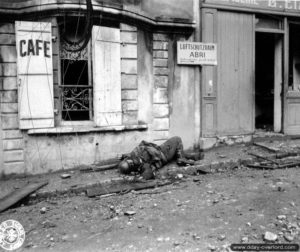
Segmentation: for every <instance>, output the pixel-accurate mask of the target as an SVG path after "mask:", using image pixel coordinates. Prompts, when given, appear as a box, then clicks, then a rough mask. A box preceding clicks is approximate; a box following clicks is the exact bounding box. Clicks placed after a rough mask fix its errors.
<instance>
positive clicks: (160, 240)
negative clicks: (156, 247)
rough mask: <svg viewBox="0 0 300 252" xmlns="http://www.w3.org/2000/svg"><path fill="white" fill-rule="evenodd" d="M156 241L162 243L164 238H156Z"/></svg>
mask: <svg viewBox="0 0 300 252" xmlns="http://www.w3.org/2000/svg"><path fill="white" fill-rule="evenodd" d="M156 240H157V241H158V242H162V241H164V238H163V237H158V238H157V239H156Z"/></svg>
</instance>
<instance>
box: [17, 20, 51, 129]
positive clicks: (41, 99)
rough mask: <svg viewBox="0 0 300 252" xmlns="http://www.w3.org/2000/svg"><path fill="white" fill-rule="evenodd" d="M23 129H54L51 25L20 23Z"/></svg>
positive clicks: (18, 35) (20, 125)
mask: <svg viewBox="0 0 300 252" xmlns="http://www.w3.org/2000/svg"><path fill="white" fill-rule="evenodd" d="M15 26H16V47H17V55H18V58H17V63H18V67H17V70H18V103H19V127H20V129H35V128H49V127H54V110H53V107H54V101H53V64H52V35H51V23H45V22H43V23H42V22H27V21H16V23H15Z"/></svg>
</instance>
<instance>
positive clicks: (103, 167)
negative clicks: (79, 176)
mask: <svg viewBox="0 0 300 252" xmlns="http://www.w3.org/2000/svg"><path fill="white" fill-rule="evenodd" d="M118 164H119V163H114V164H107V165H101V166H89V167H84V168H81V169H80V172H99V171H107V170H112V169H115V168H117V166H118Z"/></svg>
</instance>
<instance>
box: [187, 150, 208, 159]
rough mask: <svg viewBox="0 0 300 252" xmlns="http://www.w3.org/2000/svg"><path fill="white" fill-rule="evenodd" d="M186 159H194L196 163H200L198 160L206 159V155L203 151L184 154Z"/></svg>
mask: <svg viewBox="0 0 300 252" xmlns="http://www.w3.org/2000/svg"><path fill="white" fill-rule="evenodd" d="M184 157H185V158H187V159H192V160H194V161H198V160H202V159H203V158H204V153H203V151H199V152H190V153H184Z"/></svg>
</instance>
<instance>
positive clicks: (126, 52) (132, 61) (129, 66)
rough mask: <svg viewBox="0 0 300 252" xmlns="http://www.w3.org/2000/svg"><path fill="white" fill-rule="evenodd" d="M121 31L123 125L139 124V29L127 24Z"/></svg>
mask: <svg viewBox="0 0 300 252" xmlns="http://www.w3.org/2000/svg"><path fill="white" fill-rule="evenodd" d="M120 30H121V86H122V115H123V117H122V123H123V124H126V125H128V124H137V122H138V84H137V28H136V27H135V26H129V25H126V24H121V25H120Z"/></svg>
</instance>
